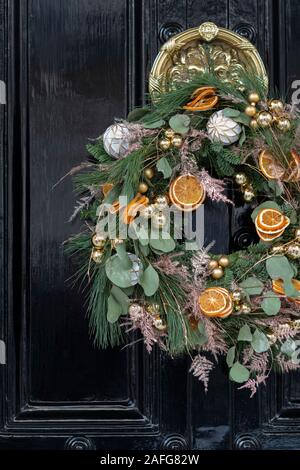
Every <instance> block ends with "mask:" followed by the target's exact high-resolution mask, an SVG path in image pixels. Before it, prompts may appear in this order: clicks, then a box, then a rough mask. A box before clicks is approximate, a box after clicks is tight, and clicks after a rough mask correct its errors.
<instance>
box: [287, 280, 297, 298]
mask: <svg viewBox="0 0 300 470" xmlns="http://www.w3.org/2000/svg"><path fill="white" fill-rule="evenodd" d="M283 289H284V293H285V295H286V296H287V297H300V292H299V291H298V290H297V289H296V288H295V287H294V285H293V282H292V279H291V278H286V279H284V280H283Z"/></svg>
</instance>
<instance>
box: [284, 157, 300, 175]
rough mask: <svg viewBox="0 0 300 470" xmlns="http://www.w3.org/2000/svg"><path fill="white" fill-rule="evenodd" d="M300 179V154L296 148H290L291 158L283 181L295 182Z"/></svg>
mask: <svg viewBox="0 0 300 470" xmlns="http://www.w3.org/2000/svg"><path fill="white" fill-rule="evenodd" d="M299 179H300V156H299V155H298V153H297V152H296V150H291V160H290V163H289V168H288V170H287V171H286V172H285V175H284V177H283V181H284V182H286V183H295V182H297V181H299Z"/></svg>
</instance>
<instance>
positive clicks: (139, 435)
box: [0, 0, 300, 450]
mask: <svg viewBox="0 0 300 470" xmlns="http://www.w3.org/2000/svg"><path fill="white" fill-rule="evenodd" d="M299 19H300V8H299V5H298V2H297V1H296V0H288V1H285V2H283V1H280V0H278V1H271V0H248V1H247V2H244V1H242V0H219V1H215V0H176V1H175V0H143V1H142V0H140V1H138V0H136V1H134V0H127V1H126V0H72V1H70V0H22V1H21V2H19V1H17V0H0V44H1V47H0V80H4V81H5V82H6V83H7V86H8V104H7V106H5V107H4V106H1V105H0V157H1V159H0V172H1V178H2V181H1V186H0V215H1V218H0V237H1V238H0V242H1V246H0V262H1V277H0V306H1V311H0V315H1V316H0V339H5V341H6V344H7V353H8V354H7V365H6V366H0V386H1V392H0V448H32V449H38V448H52V449H63V448H67V449H74V448H77V449H94V448H99V449H120V448H122V449H144V450H147V449H159V448H164V449H172V448H174V449H184V448H189V449H228V448H238V449H242V448H281V449H284V448H300V435H299V432H300V413H299V409H300V407H299V406H300V405H299V403H300V386H299V383H300V382H299V376H297V375H294V376H291V377H290V378H284V379H282V378H280V377H274V378H273V379H272V380H271V383H270V385H269V386H268V387H267V388H266V389H262V390H261V393H260V395H259V396H257V397H256V398H254V399H252V400H250V401H249V400H248V395H247V393H246V392H237V391H236V390H235V389H234V388H232V387H231V384H230V383H229V381H228V378H227V373H226V367H225V365H224V364H222V363H221V364H220V367H218V368H216V370H215V371H214V372H213V374H212V379H211V384H210V390H209V393H208V394H207V395H205V394H204V392H203V389H202V386H201V385H200V384H198V382H197V381H195V380H194V379H193V378H192V377H191V375H189V374H188V367H189V359H188V358H178V359H176V360H175V361H172V360H171V359H169V358H166V357H165V356H164V355H163V354H161V355H160V354H159V353H158V352H156V353H155V354H153V355H152V356H151V357H150V358H149V357H148V355H147V354H146V353H145V351H144V350H143V348H142V347H141V346H135V347H132V348H127V349H125V350H123V351H120V350H117V349H115V350H109V351H99V350H95V349H94V348H93V346H92V343H91V341H90V340H89V337H88V328H87V321H86V318H85V305H84V294H82V293H80V292H78V289H72V287H71V285H70V284H69V283H68V282H66V280H67V279H68V278H69V277H70V276H71V275H72V273H74V271H75V268H76V266H75V265H74V263H73V262H72V261H70V260H69V259H68V258H67V257H66V256H65V255H64V253H63V249H62V242H63V240H64V239H66V238H67V237H68V236H70V235H71V234H72V233H75V232H76V231H77V230H78V229H79V225H78V224H73V225H72V224H68V223H67V220H68V217H69V215H70V213H71V212H72V208H73V204H74V196H73V194H72V185H71V181H70V180H69V179H67V180H65V181H64V183H63V184H60V185H59V186H57V187H55V189H53V186H54V185H55V183H56V182H57V181H58V180H59V179H60V178H61V176H62V175H64V174H66V173H67V172H68V171H69V169H70V168H71V167H72V166H74V165H76V164H78V163H80V162H81V161H82V160H83V159H84V158H85V144H86V141H87V138H89V137H91V138H93V137H97V136H98V135H99V134H100V133H101V132H102V131H103V130H104V129H105V128H106V127H107V126H108V125H109V124H110V123H111V121H112V120H113V118H114V117H124V116H125V115H126V113H127V112H128V110H129V109H131V108H132V107H133V106H135V105H138V104H141V103H142V101H143V96H144V92H145V91H146V80H147V74H148V72H149V70H150V67H151V64H152V62H153V60H154V58H155V56H156V54H157V51H158V48H159V47H160V46H161V44H162V43H163V42H164V41H166V40H167V39H168V38H169V37H170V36H171V35H172V34H174V33H177V32H179V31H181V30H183V29H186V28H188V27H192V26H197V25H199V24H200V23H202V22H203V21H206V20H212V21H214V22H215V23H217V24H218V25H220V26H226V27H229V28H231V29H234V30H235V31H237V32H239V33H240V34H242V35H245V36H246V37H248V38H249V39H250V40H252V41H255V42H256V45H257V47H258V49H259V51H260V53H261V55H262V57H263V59H264V60H265V62H266V65H267V67H268V69H269V74H270V78H271V83H272V84H275V85H276V86H278V87H280V88H281V90H282V91H284V90H285V89H287V88H288V87H289V86H290V85H291V81H292V80H294V79H297V76H298V74H300V66H299V61H298V54H297V51H298V49H299V47H298V46H299V43H300V34H299V30H298V23H299ZM2 45H3V47H2ZM243 213H244V210H241V209H238V210H236V211H234V212H233V213H232V212H231V211H230V210H228V209H227V208H224V207H216V206H214V207H208V208H207V211H206V213H205V221H206V226H207V231H206V239H207V241H208V240H211V239H212V238H215V239H216V240H217V244H216V250H217V251H218V252H227V251H228V250H229V249H230V246H232V245H233V244H235V246H236V245H238V244H242V243H244V241H245V239H247V237H248V238H249V237H251V234H250V235H249V229H248V227H247V226H246V224H245V220H244V217H243V215H242V214H243ZM224 233H227V234H228V236H227V237H224Z"/></svg>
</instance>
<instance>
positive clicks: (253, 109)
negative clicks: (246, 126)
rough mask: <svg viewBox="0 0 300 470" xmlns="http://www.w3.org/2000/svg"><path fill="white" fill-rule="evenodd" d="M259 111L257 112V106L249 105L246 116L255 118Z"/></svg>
mask: <svg viewBox="0 0 300 470" xmlns="http://www.w3.org/2000/svg"><path fill="white" fill-rule="evenodd" d="M256 113H257V111H256V107H255V106H252V105H248V106H246V108H245V114H246V115H247V116H249V117H254V116H255V115H256Z"/></svg>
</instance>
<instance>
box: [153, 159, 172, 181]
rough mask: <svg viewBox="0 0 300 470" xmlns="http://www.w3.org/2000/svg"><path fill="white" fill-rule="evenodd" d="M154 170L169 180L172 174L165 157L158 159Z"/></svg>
mask: <svg viewBox="0 0 300 470" xmlns="http://www.w3.org/2000/svg"><path fill="white" fill-rule="evenodd" d="M156 168H157V171H161V172H162V174H163V175H164V178H170V176H171V174H172V168H171V166H170V164H169V162H168V160H167V159H166V158H165V157H163V158H160V159H159V160H158V162H157V163H156Z"/></svg>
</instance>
